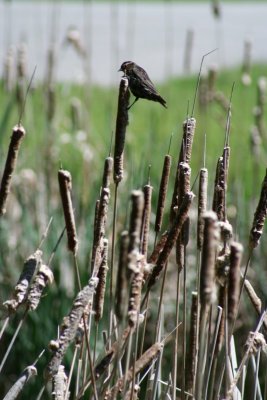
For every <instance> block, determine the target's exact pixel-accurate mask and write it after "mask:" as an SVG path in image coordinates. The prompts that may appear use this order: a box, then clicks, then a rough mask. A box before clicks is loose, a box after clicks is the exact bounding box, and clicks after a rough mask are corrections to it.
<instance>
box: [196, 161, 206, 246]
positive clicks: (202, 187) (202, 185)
mask: <svg viewBox="0 0 267 400" xmlns="http://www.w3.org/2000/svg"><path fill="white" fill-rule="evenodd" d="M207 198H208V170H207V169H206V168H201V170H200V174H199V190H198V219H197V248H198V250H202V246H203V234H204V220H203V215H204V213H205V212H206V211H207Z"/></svg>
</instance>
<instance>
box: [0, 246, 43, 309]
mask: <svg viewBox="0 0 267 400" xmlns="http://www.w3.org/2000/svg"><path fill="white" fill-rule="evenodd" d="M42 254H43V253H42V251H41V250H37V251H36V252H35V253H34V254H32V255H31V256H30V257H29V258H28V259H27V260H26V261H25V262H24V265H23V271H22V273H21V275H20V277H19V280H18V282H17V284H16V286H15V290H14V294H13V296H12V299H10V300H7V301H6V302H4V303H3V306H4V307H6V308H7V309H8V311H9V312H15V311H16V310H17V309H18V307H19V306H20V305H21V304H22V303H24V302H25V301H26V299H27V296H28V291H29V287H30V283H31V281H32V279H33V277H34V274H35V272H36V270H38V268H39V265H40V263H41V262H42Z"/></svg>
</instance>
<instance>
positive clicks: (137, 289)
mask: <svg viewBox="0 0 267 400" xmlns="http://www.w3.org/2000/svg"><path fill="white" fill-rule="evenodd" d="M143 270H144V257H143V256H140V257H139V259H138V261H137V265H136V269H135V271H134V273H133V277H132V282H131V287H130V294H129V306H128V322H129V325H130V326H131V328H134V329H135V328H136V324H137V320H138V314H139V310H140V304H141V290H142V283H143Z"/></svg>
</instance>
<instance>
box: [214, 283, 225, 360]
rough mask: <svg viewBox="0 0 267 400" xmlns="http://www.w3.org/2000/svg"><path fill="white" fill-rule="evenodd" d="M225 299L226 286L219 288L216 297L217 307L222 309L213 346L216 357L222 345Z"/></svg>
mask: <svg viewBox="0 0 267 400" xmlns="http://www.w3.org/2000/svg"><path fill="white" fill-rule="evenodd" d="M225 298H226V286H219V295H218V306H220V307H221V308H222V317H221V322H220V326H219V331H218V336H217V341H216V346H215V356H216V355H218V354H219V353H220V351H221V349H222V347H223V344H224V331H225V329H224V328H225Z"/></svg>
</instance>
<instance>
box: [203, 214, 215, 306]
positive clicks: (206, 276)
mask: <svg viewBox="0 0 267 400" xmlns="http://www.w3.org/2000/svg"><path fill="white" fill-rule="evenodd" d="M203 219H204V235H203V248H202V258H201V272H200V304H201V307H205V306H207V305H210V304H211V303H212V298H213V292H214V278H215V255H216V249H217V242H218V224H217V217H216V214H215V213H214V212H212V211H207V212H206V213H205V214H204V215H203Z"/></svg>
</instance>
